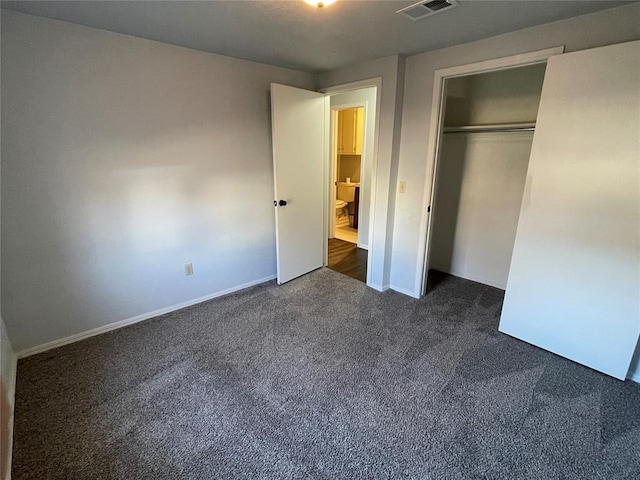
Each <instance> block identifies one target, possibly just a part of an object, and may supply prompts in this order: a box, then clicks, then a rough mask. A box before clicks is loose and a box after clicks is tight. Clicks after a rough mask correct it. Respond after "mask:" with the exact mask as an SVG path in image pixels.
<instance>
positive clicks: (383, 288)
mask: <svg viewBox="0 0 640 480" xmlns="http://www.w3.org/2000/svg"><path fill="white" fill-rule="evenodd" d="M367 287H371V288H373V289H374V290H377V291H379V292H384V291H386V290H389V285H375V284H373V283H372V284H370V285H369V284H367Z"/></svg>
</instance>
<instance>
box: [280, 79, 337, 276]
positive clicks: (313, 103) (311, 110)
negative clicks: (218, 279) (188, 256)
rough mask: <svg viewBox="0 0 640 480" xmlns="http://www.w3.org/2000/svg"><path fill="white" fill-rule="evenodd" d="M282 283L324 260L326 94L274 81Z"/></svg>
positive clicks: (306, 271)
mask: <svg viewBox="0 0 640 480" xmlns="http://www.w3.org/2000/svg"><path fill="white" fill-rule="evenodd" d="M271 129H272V142H273V170H274V191H275V200H276V207H275V210H276V251H277V267H278V283H280V284H281V283H285V282H288V281H289V280H292V279H294V278H296V277H299V276H300V275H304V274H305V273H308V272H310V271H312V270H315V269H316V268H320V267H321V266H322V265H323V255H324V245H323V242H324V241H325V239H324V223H323V222H324V195H323V189H324V185H325V181H324V158H325V146H326V141H325V96H324V95H323V94H321V93H317V92H311V91H308V90H301V89H299V88H293V87H287V86H285V85H278V84H275V83H272V84H271Z"/></svg>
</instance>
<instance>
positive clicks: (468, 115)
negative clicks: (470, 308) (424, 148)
mask: <svg viewBox="0 0 640 480" xmlns="http://www.w3.org/2000/svg"><path fill="white" fill-rule="evenodd" d="M545 66H546V64H538V65H531V66H527V67H519V68H514V69H509V70H501V71H497V72H490V73H484V74H478V75H470V76H466V77H458V78H453V79H449V80H447V83H446V106H445V108H446V109H445V119H444V132H445V133H443V134H442V139H441V147H440V153H439V158H438V172H437V181H436V190H435V201H434V203H433V215H434V218H433V234H432V236H431V254H430V258H429V268H430V269H433V270H439V271H441V272H445V273H450V274H452V275H455V276H458V277H462V278H467V279H469V280H474V281H477V282H480V283H484V284H487V285H491V286H494V287H498V288H502V289H504V288H505V286H506V284H507V277H508V274H509V265H510V262H511V254H512V251H513V245H514V241H515V234H516V229H517V225H518V217H519V214H520V207H521V203H522V200H523V198H522V196H523V190H524V184H525V179H526V176H527V167H528V163H529V155H530V152H531V143H532V140H533V131H532V129H522V130H521V129H512V130H505V131H501V130H499V129H496V130H493V129H491V128H490V129H488V131H482V132H468V131H467V132H464V131H456V128H454V127H469V126H471V127H475V126H481V125H492V126H495V125H509V124H524V123H527V124H534V123H535V120H536V116H537V113H538V104H539V101H540V94H541V91H542V83H543V79H544V72H545Z"/></svg>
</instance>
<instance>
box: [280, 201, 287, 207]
mask: <svg viewBox="0 0 640 480" xmlns="http://www.w3.org/2000/svg"><path fill="white" fill-rule="evenodd" d="M286 204H287V201H286V200H280V201H279V202H278V205H280V206H281V207H284V206H285V205H286Z"/></svg>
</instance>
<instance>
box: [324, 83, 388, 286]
mask: <svg viewBox="0 0 640 480" xmlns="http://www.w3.org/2000/svg"><path fill="white" fill-rule="evenodd" d="M376 98H377V88H376V87H367V88H359V89H355V90H350V91H347V92H342V93H336V94H332V95H330V108H331V115H330V118H331V122H330V123H331V129H330V131H331V137H330V150H329V151H330V160H329V164H330V165H329V172H328V178H327V185H328V189H327V196H328V199H329V202H328V206H329V213H328V222H327V238H326V241H327V252H328V254H327V263H326V265H327V267H328V268H330V269H332V270H335V271H337V272H340V273H343V274H345V275H348V276H350V277H352V278H355V279H357V280H360V281H362V282H365V283H366V282H367V264H368V256H369V244H370V241H369V237H370V218H371V205H372V203H371V191H372V177H373V157H374V154H373V151H374V145H375V119H376V108H375V106H376Z"/></svg>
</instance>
